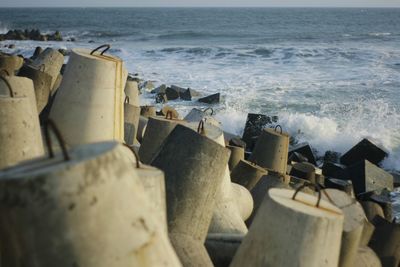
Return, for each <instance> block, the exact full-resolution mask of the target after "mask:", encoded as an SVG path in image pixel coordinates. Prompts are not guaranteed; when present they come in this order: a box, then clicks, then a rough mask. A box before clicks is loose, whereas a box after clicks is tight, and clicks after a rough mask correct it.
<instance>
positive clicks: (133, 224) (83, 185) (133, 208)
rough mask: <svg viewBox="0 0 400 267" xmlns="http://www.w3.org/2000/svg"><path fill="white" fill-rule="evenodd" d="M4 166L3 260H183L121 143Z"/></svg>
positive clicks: (11, 264)
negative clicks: (172, 243)
mask: <svg viewBox="0 0 400 267" xmlns="http://www.w3.org/2000/svg"><path fill="white" fill-rule="evenodd" d="M62 147H63V153H62V155H63V157H62V156H61V155H58V154H56V155H54V154H53V153H52V154H53V155H54V157H53V158H39V159H36V160H33V161H30V162H27V163H25V164H21V165H18V166H16V167H14V168H11V169H7V170H5V171H3V172H0V210H1V213H2V215H3V216H1V218H0V240H1V242H3V243H2V244H5V245H3V246H1V249H2V253H1V254H2V259H1V260H2V261H3V266H8V267H16V266H31V267H42V266H58V267H71V266H85V267H117V266H120V267H129V266H132V267H134V266H181V265H180V262H179V260H178V258H177V256H176V254H175V252H174V250H173V248H172V246H171V243H170V242H169V240H168V236H167V235H166V234H165V232H164V231H163V230H162V228H161V227H160V225H159V223H158V222H157V221H156V219H155V217H153V212H154V210H153V209H152V207H151V206H150V205H149V200H148V198H147V196H146V194H144V189H143V186H142V184H141V183H140V180H139V178H138V174H137V172H136V171H135V168H134V166H132V164H131V161H129V159H128V158H127V157H126V153H125V152H123V151H122V149H121V148H122V146H121V145H119V144H117V143H116V142H103V143H96V144H87V145H82V146H79V147H76V148H73V149H72V150H71V151H69V152H68V153H67V152H66V150H65V147H64V145H62Z"/></svg>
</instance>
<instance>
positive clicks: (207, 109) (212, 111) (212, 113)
mask: <svg viewBox="0 0 400 267" xmlns="http://www.w3.org/2000/svg"><path fill="white" fill-rule="evenodd" d="M209 110H211V114H210V116H212V115H214V110H213V109H212V108H206V109H205V110H203V112H204V113H207V111H209Z"/></svg>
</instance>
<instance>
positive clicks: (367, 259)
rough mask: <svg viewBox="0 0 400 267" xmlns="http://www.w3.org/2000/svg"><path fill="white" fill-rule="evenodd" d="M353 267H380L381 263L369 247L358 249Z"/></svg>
mask: <svg viewBox="0 0 400 267" xmlns="http://www.w3.org/2000/svg"><path fill="white" fill-rule="evenodd" d="M353 266H354V267H382V264H381V261H380V260H379V258H378V256H376V254H375V252H374V251H373V250H372V249H371V248H369V247H366V246H365V247H359V248H358V251H357V256H356V259H355V261H354V265H353Z"/></svg>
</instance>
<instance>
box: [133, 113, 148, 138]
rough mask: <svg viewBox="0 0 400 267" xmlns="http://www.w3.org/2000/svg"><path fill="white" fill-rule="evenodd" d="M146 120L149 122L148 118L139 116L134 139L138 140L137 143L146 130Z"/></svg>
mask: <svg viewBox="0 0 400 267" xmlns="http://www.w3.org/2000/svg"><path fill="white" fill-rule="evenodd" d="M148 122H149V119H148V118H146V117H143V116H142V115H140V116H139V124H138V130H137V133H136V139H137V140H138V141H139V143H142V142H143V136H144V133H145V132H146V127H147V123H148Z"/></svg>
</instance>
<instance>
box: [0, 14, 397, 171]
mask: <svg viewBox="0 0 400 267" xmlns="http://www.w3.org/2000/svg"><path fill="white" fill-rule="evenodd" d="M15 28H20V29H25V28H29V29H31V28H38V29H40V30H42V31H43V32H51V31H55V30H60V31H61V33H62V34H63V36H64V37H74V38H76V40H77V41H76V42H61V43H58V42H48V43H42V42H32V41H19V42H16V41H7V42H3V44H8V43H14V44H16V48H15V49H12V50H10V49H8V50H6V51H9V52H13V53H20V54H23V55H25V56H29V55H31V54H32V53H33V51H34V48H35V47H36V46H38V45H41V46H53V47H60V48H67V49H70V48H74V47H87V48H94V47H96V46H97V45H100V44H104V43H110V44H111V45H112V49H111V50H110V52H111V53H112V54H115V55H117V56H120V57H121V58H123V59H124V60H125V63H126V65H127V68H128V70H129V72H131V73H139V74H140V76H141V77H143V78H144V79H146V80H154V81H155V83H156V84H161V83H166V84H176V85H179V86H182V87H190V88H193V89H196V90H199V91H201V92H203V93H204V94H211V93H216V92H220V93H221V94H222V96H223V101H222V103H221V104H219V105H218V106H216V111H217V117H218V118H219V119H220V120H221V121H222V123H223V127H224V128H225V129H226V130H228V131H230V132H233V133H237V134H241V132H242V131H243V127H244V123H245V120H246V115H247V113H248V112H259V113H264V114H268V115H278V116H279V119H280V124H281V125H282V126H283V128H284V130H286V131H289V132H290V133H291V134H292V135H294V136H296V138H297V139H299V140H300V141H308V142H310V143H311V144H312V146H313V147H315V149H317V151H318V154H319V155H323V154H324V152H325V151H327V150H334V151H338V152H341V153H344V152H346V151H347V150H348V149H350V148H351V147H352V146H353V145H354V144H356V143H357V142H358V141H360V140H361V139H362V138H364V137H368V138H371V139H372V140H373V141H374V142H376V143H377V144H379V145H380V146H382V147H384V148H385V149H386V150H387V151H388V152H389V154H390V156H389V157H388V158H387V159H386V160H385V162H384V164H383V166H384V167H385V168H386V169H387V170H391V171H395V172H400V9H362V8H354V9H333V8H331V9H319V8H304V9H302V8H292V9H290V8H112V9H110V8H108V9H104V8H69V9H59V8H53V9H43V8H40V9H39V8H38V9H2V8H0V32H6V31H7V30H8V29H15ZM89 41H93V42H94V43H89ZM0 45H1V43H0ZM142 101H143V103H148V104H149V103H153V102H154V99H153V96H152V95H150V94H146V93H145V94H143V95H142ZM169 104H171V105H173V106H176V107H177V109H178V110H179V111H181V112H182V114H184V113H185V112H188V110H190V109H191V108H192V107H199V104H198V103H195V102H184V101H178V102H170V103H169ZM200 107H201V105H200Z"/></svg>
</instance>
